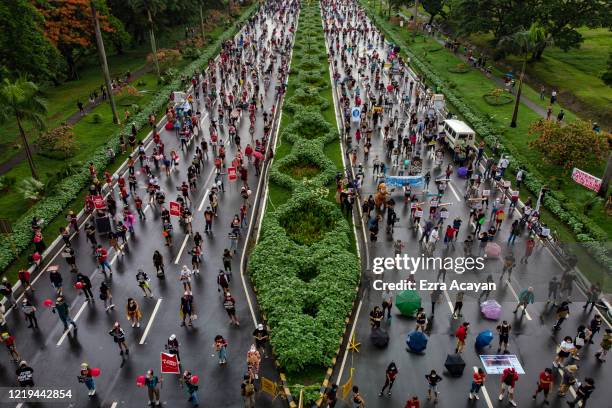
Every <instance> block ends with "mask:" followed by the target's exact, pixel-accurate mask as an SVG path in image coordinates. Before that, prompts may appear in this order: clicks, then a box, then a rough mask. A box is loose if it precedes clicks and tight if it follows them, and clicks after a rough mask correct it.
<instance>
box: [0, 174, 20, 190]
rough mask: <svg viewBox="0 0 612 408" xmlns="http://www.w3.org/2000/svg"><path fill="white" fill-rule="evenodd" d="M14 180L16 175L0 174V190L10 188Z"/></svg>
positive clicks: (15, 180)
mask: <svg viewBox="0 0 612 408" xmlns="http://www.w3.org/2000/svg"><path fill="white" fill-rule="evenodd" d="M16 182H17V178H16V177H9V176H0V191H8V190H10V189H11V188H12V187H13V186H14V185H15V183H16Z"/></svg>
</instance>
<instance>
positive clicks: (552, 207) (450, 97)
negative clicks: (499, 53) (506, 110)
mask: <svg viewBox="0 0 612 408" xmlns="http://www.w3.org/2000/svg"><path fill="white" fill-rule="evenodd" d="M364 10H365V11H366V13H367V15H368V17H369V18H370V20H371V21H372V22H374V23H375V24H376V25H377V26H378V27H379V28H380V29H381V30H382V31H383V32H384V34H385V36H386V37H387V38H388V39H390V40H392V41H393V42H394V43H395V44H398V45H400V46H401V49H402V52H403V53H405V54H407V55H408V56H409V57H410V63H411V65H412V66H413V67H414V68H416V69H417V71H418V72H419V73H420V74H421V75H422V76H423V77H424V78H425V79H426V80H427V81H428V82H429V83H431V84H433V85H434V86H435V87H436V89H437V90H438V92H440V93H443V94H444V95H445V97H446V100H447V101H448V103H450V104H451V105H452V106H454V107H455V109H457V111H459V114H460V115H461V116H463V118H464V119H465V120H466V121H467V122H468V123H469V124H470V125H471V126H472V128H473V129H474V130H475V131H476V133H477V134H478V135H479V136H480V137H481V138H482V139H483V140H484V141H485V143H486V144H487V145H488V146H489V147H491V148H492V147H494V146H498V150H499V151H501V152H503V153H506V154H509V155H510V156H512V160H511V161H510V166H509V168H510V170H511V171H513V172H516V171H518V169H519V168H521V169H523V170H526V173H527V175H526V180H525V181H524V183H523V184H524V185H525V186H526V187H527V189H528V190H529V191H530V192H531V193H533V194H535V195H537V194H538V193H539V191H540V188H541V187H542V186H544V185H546V182H545V180H544V179H543V178H542V175H541V174H539V172H538V171H537V170H536V169H535V168H534V166H533V165H532V164H531V163H528V162H526V161H524V160H522V158H521V152H520V151H519V150H517V149H516V148H514V147H512V146H509V145H505V144H504V143H503V142H502V139H501V137H500V135H502V134H503V133H504V130H503V129H502V128H500V127H498V126H495V125H494V124H492V123H491V121H490V120H489V118H487V117H486V115H484V114H481V113H479V112H476V111H475V110H474V109H472V107H471V106H469V105H468V104H466V103H465V102H464V101H463V99H462V98H461V97H460V96H459V95H457V94H456V93H455V91H454V90H453V89H451V88H450V87H449V86H448V85H447V84H446V82H445V81H444V80H443V79H442V78H440V77H439V76H438V75H437V74H436V73H435V72H434V71H433V70H432V69H431V68H430V67H429V65H427V63H425V62H423V61H421V60H420V59H419V58H418V57H417V56H416V55H415V54H413V53H412V52H411V51H410V50H409V47H408V45H407V44H405V43H404V42H403V41H398V39H397V37H396V36H395V35H394V33H393V31H392V27H391V26H390V25H389V23H387V22H386V21H384V20H382V19H381V18H379V17H378V16H377V15H376V14H375V13H371V12H370V10H368V9H367V7H364ZM567 201H568V197H567V196H566V195H565V194H564V193H563V192H561V191H550V192H549V193H548V194H546V196H545V197H544V206H545V207H546V208H547V209H548V210H549V211H550V212H551V213H553V214H554V215H555V216H556V217H557V218H558V219H559V220H561V221H562V222H563V223H565V224H566V225H568V226H569V227H570V229H571V230H572V232H573V233H574V235H575V237H576V240H577V241H578V242H580V244H581V245H582V246H584V247H585V248H586V250H587V251H588V252H589V254H591V255H592V256H593V258H594V259H595V260H597V262H598V263H600V264H601V265H602V266H604V267H605V268H606V269H608V270H612V257H611V256H610V253H609V251H608V250H607V249H606V248H605V247H604V246H602V245H601V242H606V241H607V240H608V236H607V234H606V232H605V231H604V230H602V229H601V228H600V227H599V226H598V225H597V224H596V223H595V222H593V221H592V220H591V219H589V218H588V217H586V216H584V215H583V214H581V213H578V212H576V211H574V210H571V209H567V208H565V207H564V206H563V203H564V202H567Z"/></svg>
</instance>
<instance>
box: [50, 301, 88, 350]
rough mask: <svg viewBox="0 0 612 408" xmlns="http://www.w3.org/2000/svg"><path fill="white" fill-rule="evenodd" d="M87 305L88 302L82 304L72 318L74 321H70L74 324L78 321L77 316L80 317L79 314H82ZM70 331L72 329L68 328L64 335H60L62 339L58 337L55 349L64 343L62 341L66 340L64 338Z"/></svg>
mask: <svg viewBox="0 0 612 408" xmlns="http://www.w3.org/2000/svg"><path fill="white" fill-rule="evenodd" d="M87 303H89V302H83V304H82V305H81V308H80V309H79V311H78V312H77V314H76V315H75V316H74V319H72V320H73V321H74V322H75V323H76V321H77V320H78V319H79V316H81V313H83V310H85V306H87ZM70 330H72V327H71V326H68V330H66V331H65V332H64V334H62V337H60V339H59V341H58V342H57V344H56V346H57V347H59V346H61V345H62V343H63V342H64V339H66V336H67V335H68V333H70Z"/></svg>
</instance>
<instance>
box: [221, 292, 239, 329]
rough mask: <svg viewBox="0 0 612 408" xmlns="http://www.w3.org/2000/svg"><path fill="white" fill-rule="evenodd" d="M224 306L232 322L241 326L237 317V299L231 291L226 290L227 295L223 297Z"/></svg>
mask: <svg viewBox="0 0 612 408" xmlns="http://www.w3.org/2000/svg"><path fill="white" fill-rule="evenodd" d="M223 307H224V308H225V311H226V312H227V315H228V316H229V318H230V324H234V325H236V326H240V322H239V321H238V318H237V317H236V299H234V297H233V296H232V294H231V293H229V292H225V295H224V297H223Z"/></svg>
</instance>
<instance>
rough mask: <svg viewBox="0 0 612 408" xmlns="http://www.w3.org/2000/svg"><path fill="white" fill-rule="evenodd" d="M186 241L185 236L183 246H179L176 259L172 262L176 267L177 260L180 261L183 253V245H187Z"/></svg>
mask: <svg viewBox="0 0 612 408" xmlns="http://www.w3.org/2000/svg"><path fill="white" fill-rule="evenodd" d="M188 239H189V235H185V239H184V240H183V245H181V249H179V251H178V254H176V259H175V260H174V264H175V265H178V263H179V260H180V259H181V254H182V253H183V249H185V245H187V240H188Z"/></svg>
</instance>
